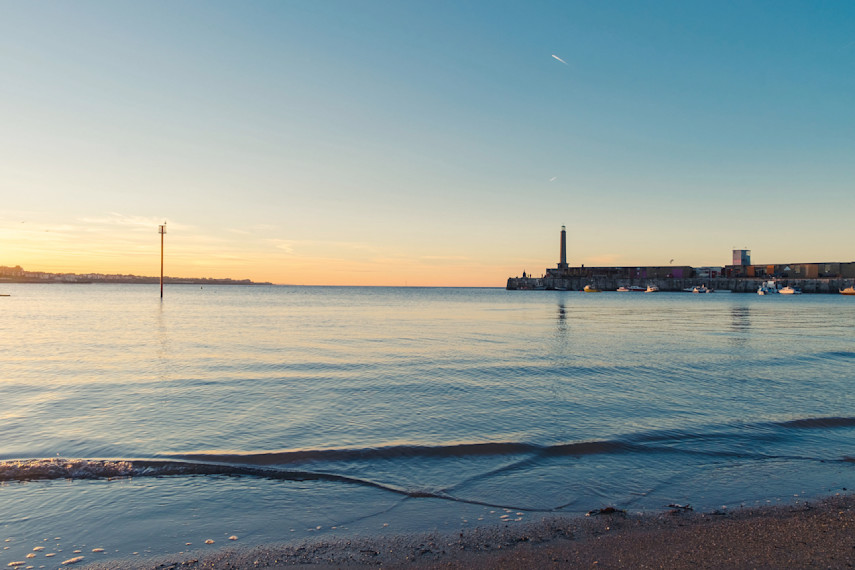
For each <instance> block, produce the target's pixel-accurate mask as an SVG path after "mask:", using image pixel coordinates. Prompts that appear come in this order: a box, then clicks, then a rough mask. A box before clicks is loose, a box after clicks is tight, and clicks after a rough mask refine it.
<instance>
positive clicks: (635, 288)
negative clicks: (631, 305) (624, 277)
mask: <svg viewBox="0 0 855 570" xmlns="http://www.w3.org/2000/svg"><path fill="white" fill-rule="evenodd" d="M629 290H630V291H632V292H634V293H641V292H644V291H646V290H647V289H646V288H644V287H642V286H640V285H630V287H629Z"/></svg>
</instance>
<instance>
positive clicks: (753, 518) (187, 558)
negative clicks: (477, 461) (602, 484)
mask: <svg viewBox="0 0 855 570" xmlns="http://www.w3.org/2000/svg"><path fill="white" fill-rule="evenodd" d="M116 564H117V563H116V562H114V563H113V564H111V565H105V566H103V567H105V568H106V567H117V566H116ZM118 564H119V565H120V566H122V567H136V568H151V569H164V568H175V569H178V568H205V569H236V568H294V567H297V568H299V567H304V568H361V567H368V566H380V567H386V568H419V569H441V568H442V569H454V568H460V569H462V568H519V569H522V568H583V567H585V568H591V567H596V568H849V567H852V566H853V565H855V496H834V497H829V498H826V499H823V500H818V501H812V502H802V501H800V502H797V503H793V504H791V505H786V506H775V507H764V508H750V509H749V508H746V509H737V510H732V511H731V510H728V511H713V512H706V513H697V512H694V511H692V510H690V509H686V508H669V509H666V510H664V511H663V512H661V513H656V514H632V513H624V512H621V511H614V512H603V513H591V514H589V515H588V516H586V517H573V518H570V517H568V518H560V517H556V518H549V519H544V520H542V521H539V522H536V523H528V524H518V525H513V524H508V525H501V526H491V527H480V528H476V529H473V530H468V531H464V532H461V533H459V534H423V535H404V536H394V537H376V538H362V539H349V540H341V541H335V540H331V541H322V542H306V543H302V544H296V545H295V544H289V545H281V546H277V545H268V546H264V547H253V548H245V549H243V548H239V547H235V548H229V549H222V550H218V551H216V552H207V553H204V554H201V555H197V556H193V555H181V556H174V557H165V558H160V559H157V560H148V561H145V562H144V563H143V561H137V563H136V565H134V561H131V560H128V561H122V562H121V563H118ZM94 567H95V568H100V567H101V566H100V565H98V566H94Z"/></svg>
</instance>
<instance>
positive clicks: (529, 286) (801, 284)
mask: <svg viewBox="0 0 855 570" xmlns="http://www.w3.org/2000/svg"><path fill="white" fill-rule="evenodd" d="M766 281H768V280H767V279H762V278H744V277H742V278H725V277H718V278H712V279H699V278H697V277H695V278H688V279H673V278H667V279H630V278H626V277H622V278H619V277H555V276H552V275H547V276H545V277H510V278H509V279H508V283H507V287H506V288H507V289H509V290H567V291H581V290H583V289H584V288H585V286H586V285H592V286H594V287H596V288H597V289H600V290H602V291H614V290H616V289H617V288H618V287H631V286H633V285H635V286H639V287H645V288H646V287H647V286H648V285H656V286H657V287H659V290H660V291H682V290H683V289H688V288H691V287H695V286H697V285H706V286H707V287H709V288H712V289H715V290H719V291H732V292H734V293H756V292H757V288H758V287H760V285H762V284H763V283H765V282H766ZM777 283H778V287H786V286H787V285H790V286H792V287H797V288H799V289H801V290H802V292H803V293H839V291H840V290H841V289H843V288H845V287H849V286H851V285H853V280H852V279H778V280H777Z"/></svg>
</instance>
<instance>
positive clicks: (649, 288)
mask: <svg viewBox="0 0 855 570" xmlns="http://www.w3.org/2000/svg"><path fill="white" fill-rule="evenodd" d="M657 291H659V287H657V286H656V285H652V284H651V285H648V286H647V289H645V291H644V292H645V293H656V292H657Z"/></svg>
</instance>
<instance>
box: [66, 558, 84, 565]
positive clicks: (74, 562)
mask: <svg viewBox="0 0 855 570" xmlns="http://www.w3.org/2000/svg"><path fill="white" fill-rule="evenodd" d="M82 560H83V556H75V557H74V558H69V559H68V560H63V562H62V564H63V566H65V565H67V564H77V563H78V562H81V561H82Z"/></svg>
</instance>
